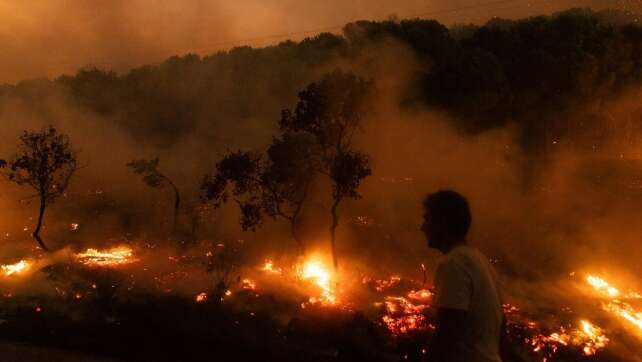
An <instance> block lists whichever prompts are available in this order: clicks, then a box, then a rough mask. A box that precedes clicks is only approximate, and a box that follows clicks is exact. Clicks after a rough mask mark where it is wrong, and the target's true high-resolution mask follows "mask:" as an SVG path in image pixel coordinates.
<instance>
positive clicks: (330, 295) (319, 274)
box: [297, 260, 337, 305]
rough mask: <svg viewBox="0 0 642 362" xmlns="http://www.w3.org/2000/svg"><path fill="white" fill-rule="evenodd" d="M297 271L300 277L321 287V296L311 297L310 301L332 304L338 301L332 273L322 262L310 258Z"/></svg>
mask: <svg viewBox="0 0 642 362" xmlns="http://www.w3.org/2000/svg"><path fill="white" fill-rule="evenodd" d="M297 272H298V273H297V274H298V277H299V279H301V280H307V281H311V282H313V283H314V284H315V285H316V286H317V287H319V288H320V289H321V296H320V297H319V298H315V297H311V298H310V303H312V304H315V303H317V302H321V303H322V304H330V305H334V304H336V303H337V298H336V295H335V294H334V291H333V290H332V286H331V283H332V278H331V274H330V272H328V270H327V269H326V268H325V267H324V265H323V264H322V263H321V262H319V261H316V260H309V261H307V262H306V263H304V264H303V266H302V267H299V268H298V269H297Z"/></svg>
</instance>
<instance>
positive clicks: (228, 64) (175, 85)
mask: <svg viewBox="0 0 642 362" xmlns="http://www.w3.org/2000/svg"><path fill="white" fill-rule="evenodd" d="M629 20H630V19H629V17H627V15H626V14H624V13H618V12H615V11H604V12H593V11H591V10H587V9H572V10H568V11H565V12H562V13H558V14H555V15H553V16H538V17H532V18H527V19H522V20H516V21H514V20H505V19H493V20H491V21H489V22H488V23H487V24H485V25H483V26H475V25H461V26H454V27H452V28H450V29H449V28H447V27H445V26H444V25H442V24H440V23H439V22H437V21H434V20H423V19H414V20H401V21H398V20H388V21H358V22H355V23H350V24H347V25H346V26H345V27H344V30H343V34H342V35H336V34H330V33H324V34H320V35H317V36H315V37H312V38H307V39H304V40H302V41H300V42H293V41H286V42H282V43H280V44H278V45H274V46H269V47H265V48H250V47H237V48H233V49H231V50H229V51H222V52H219V53H216V54H213V55H207V56H202V57H201V56H199V55H195V54H188V55H184V56H174V57H171V58H169V59H167V60H165V61H164V62H162V63H161V64H159V65H145V66H141V67H138V68H135V69H132V70H130V71H129V72H127V73H124V74H117V73H115V72H112V71H110V70H104V69H97V68H93V67H87V68H84V69H82V70H80V71H79V72H78V73H77V74H76V75H73V76H70V75H63V76H60V77H58V78H57V79H55V80H46V79H41V80H28V81H23V82H20V83H18V84H15V85H4V86H0V99H2V100H4V101H7V100H10V99H14V100H15V99H19V100H20V101H22V102H25V103H27V104H28V105H29V106H30V108H33V109H36V110H38V109H39V107H42V106H41V105H40V103H41V102H40V101H41V100H42V99H43V98H46V97H48V96H50V95H51V94H64V97H65V99H67V100H68V101H69V102H70V103H71V104H72V105H74V106H79V107H81V109H86V110H87V111H90V112H95V113H96V114H98V115H100V116H102V117H101V118H102V119H105V120H107V121H109V122H114V123H116V124H117V125H118V126H119V127H121V128H123V129H126V130H128V132H130V133H131V134H132V135H133V136H134V137H135V138H136V139H138V140H139V141H141V142H149V143H150V144H152V145H155V146H163V147H167V146H171V145H172V144H174V143H175V142H176V141H177V140H178V139H179V138H180V137H181V136H182V135H185V134H188V133H190V132H195V131H198V132H199V133H202V134H205V135H207V134H210V135H214V134H216V133H215V130H216V129H220V128H222V127H224V125H226V124H227V125H229V124H230V123H233V122H234V123H238V124H242V123H243V122H248V121H249V120H254V119H257V118H261V115H266V114H267V115H272V114H274V115H276V116H275V118H276V117H278V114H279V111H280V109H281V108H282V107H283V106H284V105H287V104H291V103H292V102H293V101H294V95H296V94H297V91H298V90H299V89H301V88H302V87H303V86H305V85H306V84H308V83H309V82H311V81H314V80H315V79H317V78H318V77H319V76H320V75H321V74H323V73H325V72H327V71H328V70H329V69H333V68H335V67H336V66H337V64H349V62H350V61H352V60H354V59H357V58H358V57H360V56H361V55H363V53H365V52H369V51H372V49H373V48H375V47H377V46H381V45H382V44H383V46H386V44H390V43H391V42H394V43H395V44H401V45H403V46H405V47H407V48H409V49H411V51H412V52H413V53H414V55H415V56H416V59H417V62H418V63H419V66H418V67H417V69H415V70H414V73H413V76H412V81H411V82H409V83H408V84H406V85H405V89H404V90H403V99H402V101H401V105H402V106H403V107H406V108H416V107H432V108H435V109H438V110H441V111H444V112H446V113H447V114H449V115H451V116H452V117H451V119H452V120H453V122H455V125H456V126H457V128H459V129H460V130H462V131H463V132H472V133H478V132H483V131H486V130H490V129H493V128H496V127H501V126H505V125H507V124H511V123H515V124H517V125H519V127H520V129H521V130H522V142H521V143H522V147H523V148H524V149H525V150H527V151H530V152H545V151H546V144H548V142H549V141H550V140H549V139H547V137H548V136H547V135H548V134H550V133H555V134H556V136H557V137H563V136H564V133H565V132H569V130H572V131H579V132H581V130H580V129H579V128H581V127H586V126H587V125H589V124H590V122H594V123H599V117H601V116H600V115H594V114H587V115H586V117H579V118H581V119H582V121H581V123H573V122H576V121H575V119H577V109H578V108H579V107H581V106H583V105H589V104H595V103H599V102H603V101H607V100H609V99H612V98H614V97H617V96H618V95H620V94H621V93H622V92H623V91H624V90H626V89H627V88H628V87H630V86H639V85H640V82H641V81H642V27H640V26H639V25H637V24H635V23H634V22H630V21H629ZM366 76H370V75H367V74H366ZM375 80H376V79H375ZM3 103H4V102H2V101H0V107H2V105H3ZM571 111H572V112H573V114H574V115H575V117H574V118H573V119H571V117H570V116H569V114H570V113H571ZM42 113H43V114H44V113H46V111H45V110H42ZM45 118H46V115H45ZM273 121H274V119H271V120H269V121H265V122H266V128H269V127H271V125H272V124H274V122H273Z"/></svg>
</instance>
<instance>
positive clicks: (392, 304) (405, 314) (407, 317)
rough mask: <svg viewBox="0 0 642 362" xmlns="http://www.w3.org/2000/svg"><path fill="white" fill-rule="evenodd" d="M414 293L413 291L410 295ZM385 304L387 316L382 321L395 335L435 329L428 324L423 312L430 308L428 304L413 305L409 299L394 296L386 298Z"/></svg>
mask: <svg viewBox="0 0 642 362" xmlns="http://www.w3.org/2000/svg"><path fill="white" fill-rule="evenodd" d="M414 293H415V292H412V291H411V292H410V293H409V294H414ZM420 294H421V293H420ZM383 304H384V306H385V314H384V315H383V317H381V320H382V322H383V323H384V324H385V325H386V327H387V328H388V330H390V332H392V333H393V334H395V335H400V334H405V333H408V332H411V331H421V330H427V329H434V326H433V325H431V324H429V323H428V322H427V320H426V316H425V315H424V314H423V311H424V310H425V309H426V308H428V305H426V304H413V303H412V302H411V301H409V300H408V298H404V297H393V296H388V297H386V298H385V301H384V303H383Z"/></svg>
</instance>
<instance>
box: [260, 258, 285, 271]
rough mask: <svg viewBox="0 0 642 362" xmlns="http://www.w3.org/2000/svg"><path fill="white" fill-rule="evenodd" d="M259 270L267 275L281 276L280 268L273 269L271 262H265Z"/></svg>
mask: <svg viewBox="0 0 642 362" xmlns="http://www.w3.org/2000/svg"><path fill="white" fill-rule="evenodd" d="M261 270H263V271H264V272H266V273H268V274H279V275H280V274H281V272H282V271H281V268H275V267H274V262H272V260H269V259H268V260H266V261H265V263H263V266H262V267H261Z"/></svg>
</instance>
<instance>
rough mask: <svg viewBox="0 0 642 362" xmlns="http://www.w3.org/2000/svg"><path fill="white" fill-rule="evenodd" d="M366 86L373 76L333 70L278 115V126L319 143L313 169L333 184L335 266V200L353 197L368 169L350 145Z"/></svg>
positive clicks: (331, 235)
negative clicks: (369, 78) (358, 75)
mask: <svg viewBox="0 0 642 362" xmlns="http://www.w3.org/2000/svg"><path fill="white" fill-rule="evenodd" d="M371 88H372V82H370V81H366V80H364V79H362V78H360V77H357V76H356V75H354V74H352V73H346V72H342V71H340V70H336V71H334V72H332V73H329V74H327V75H325V76H324V77H323V78H322V79H321V80H320V81H319V82H317V83H312V84H310V85H308V87H307V88H306V89H305V90H303V91H301V92H300V93H299V101H298V103H297V105H296V108H295V109H294V111H292V110H289V109H286V110H284V111H283V112H282V115H281V122H280V127H281V130H282V131H283V132H286V133H287V132H303V133H308V134H310V135H311V136H312V137H314V139H315V140H316V142H317V144H318V145H319V148H320V159H321V162H320V163H319V164H318V172H319V173H321V174H325V175H327V176H328V177H329V178H330V180H331V182H332V186H333V191H332V199H333V202H332V206H331V208H330V215H331V218H332V221H331V224H330V244H331V249H332V260H333V263H334V267H335V268H337V267H338V265H339V264H338V257H337V252H336V228H337V225H338V223H339V216H338V208H339V204H340V203H341V201H343V200H344V199H345V198H347V197H348V198H356V197H358V193H357V189H358V187H359V184H360V183H361V181H362V180H363V179H364V178H365V177H367V176H368V175H370V174H371V170H370V168H369V166H368V158H367V156H366V155H364V154H361V153H358V152H356V151H354V150H352V147H353V145H352V141H353V137H354V135H355V133H356V132H357V131H358V130H359V129H360V126H361V120H362V117H363V114H364V113H365V111H366V107H365V101H366V99H367V97H368V94H369V92H370V90H371Z"/></svg>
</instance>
